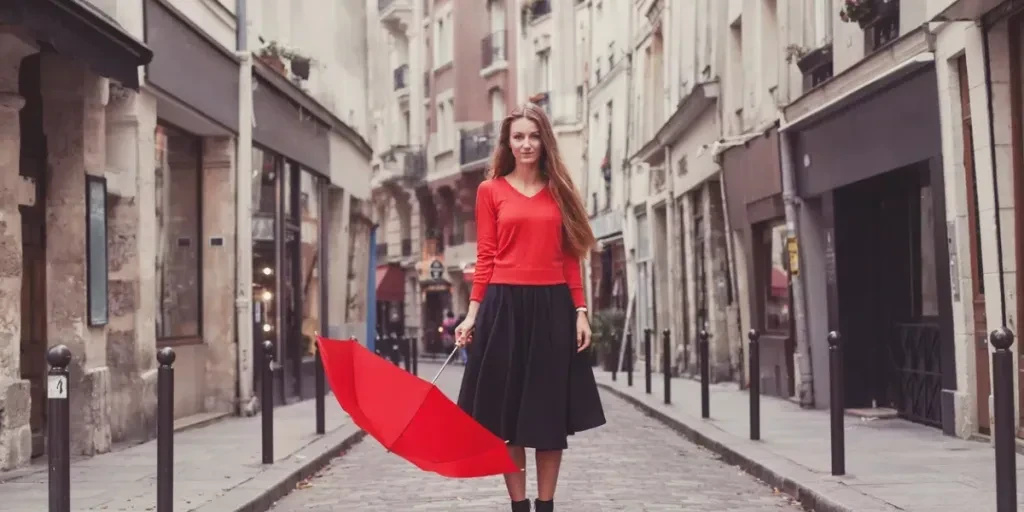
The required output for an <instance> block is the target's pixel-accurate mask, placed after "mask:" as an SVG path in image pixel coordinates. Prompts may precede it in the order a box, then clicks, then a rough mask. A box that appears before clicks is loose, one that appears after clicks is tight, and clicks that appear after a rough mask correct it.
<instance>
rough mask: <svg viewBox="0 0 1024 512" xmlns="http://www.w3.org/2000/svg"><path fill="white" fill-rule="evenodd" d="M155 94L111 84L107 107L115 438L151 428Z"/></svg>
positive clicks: (145, 433) (142, 434)
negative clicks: (147, 94)
mask: <svg viewBox="0 0 1024 512" xmlns="http://www.w3.org/2000/svg"><path fill="white" fill-rule="evenodd" d="M155 129H156V100H155V99H153V98H152V97H150V96H146V95H141V94H137V93H135V92H133V91H130V90H127V89H122V88H120V87H116V86H115V87H113V90H112V91H111V97H110V105H109V106H108V107H107V117H106V132H107V139H106V140H107V150H106V151H107V166H106V171H107V172H106V176H107V200H108V201H109V205H108V206H109V214H108V219H109V226H108V235H109V250H110V254H109V261H110V279H109V283H110V284H109V286H110V324H109V325H108V326H107V354H106V356H107V362H108V363H107V364H108V365H109V368H110V387H111V395H110V404H111V407H110V430H111V438H112V440H113V441H114V442H119V441H127V440H142V439H147V438H149V437H150V435H151V433H152V432H155V430H154V429H155V426H156V423H155V414H156V329H155V326H154V321H153V319H154V317H155V315H156V303H157V301H156V293H155V292H154V290H155V272H156V270H155V266H154V264H153V263H154V262H155V261H156V250H155V247H156V246H155V243H154V241H153V237H151V236H146V235H145V234H146V233H154V232H156V228H155V226H156V210H155V208H154V207H153V205H154V204H155V198H154V182H153V170H154V166H155V163H154V158H153V154H154V140H153V135H154V131H155Z"/></svg>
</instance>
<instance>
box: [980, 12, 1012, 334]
mask: <svg viewBox="0 0 1024 512" xmlns="http://www.w3.org/2000/svg"><path fill="white" fill-rule="evenodd" d="M989 28H990V27H989V26H988V25H987V24H985V23H984V22H982V23H981V58H982V60H983V61H984V63H985V95H986V96H987V100H986V103H987V105H986V107H987V108H988V136H989V145H988V147H989V151H990V152H991V159H992V192H993V194H992V202H993V205H994V206H995V212H996V215H995V217H996V219H995V220H996V260H997V261H998V262H999V266H998V268H999V272H998V275H999V313H1000V314H1001V321H1002V323H1001V324H999V325H1002V326H1006V325H1007V324H1006V278H1005V277H1004V276H1003V234H1002V233H1003V227H1002V223H1001V222H1000V220H999V217H1000V216H999V177H998V172H997V170H996V143H995V137H996V133H995V132H996V127H995V114H994V110H995V108H994V106H993V104H992V59H991V54H990V53H989V44H988V31H989Z"/></svg>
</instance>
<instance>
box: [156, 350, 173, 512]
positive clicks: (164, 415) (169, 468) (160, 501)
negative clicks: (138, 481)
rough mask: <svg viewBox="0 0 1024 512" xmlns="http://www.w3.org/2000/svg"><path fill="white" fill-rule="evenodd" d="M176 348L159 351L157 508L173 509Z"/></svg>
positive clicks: (161, 511)
mask: <svg viewBox="0 0 1024 512" xmlns="http://www.w3.org/2000/svg"><path fill="white" fill-rule="evenodd" d="M175 359H176V356H175V355H174V349H172V348H171V347H164V348H162V349H160V351H159V352H157V353H156V360H157V362H159V363H160V367H159V368H158V369H157V375H156V387H157V392H156V394H157V400H156V510H157V512H171V511H172V510H174V360H175Z"/></svg>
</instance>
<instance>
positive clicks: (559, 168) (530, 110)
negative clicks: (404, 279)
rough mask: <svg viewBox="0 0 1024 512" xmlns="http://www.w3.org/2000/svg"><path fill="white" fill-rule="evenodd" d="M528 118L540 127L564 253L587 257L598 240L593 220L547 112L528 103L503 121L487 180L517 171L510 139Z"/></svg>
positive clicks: (544, 168)
mask: <svg viewBox="0 0 1024 512" xmlns="http://www.w3.org/2000/svg"><path fill="white" fill-rule="evenodd" d="M523 118H526V119H529V120H530V121H533V122H534V124H536V125H537V129H538V130H540V140H541V144H542V146H543V147H542V148H541V154H540V160H539V162H540V173H541V177H543V178H544V179H546V180H547V182H548V185H547V186H548V188H549V189H550V191H551V195H552V196H554V198H555V203H557V204H558V209H559V210H561V212H562V234H563V235H564V243H565V250H566V251H567V252H569V253H570V254H572V255H574V256H576V257H577V258H583V257H585V256H587V253H588V252H589V251H590V249H591V248H592V247H594V244H595V243H596V240H595V239H594V232H593V230H591V229H590V219H589V218H588V216H587V209H586V207H585V206H583V200H582V199H581V198H580V194H579V191H577V190H576V185H574V184H573V182H572V176H571V175H570V174H569V169H568V168H567V167H566V166H565V162H563V161H562V156H561V154H559V152H558V141H557V140H556V139H555V131H554V130H553V129H552V128H551V122H550V121H548V116H547V114H546V113H545V112H544V110H543V109H542V108H541V107H539V106H537V105H534V104H533V103H526V104H524V105H521V106H519V107H517V108H516V109H515V110H513V111H512V113H511V114H509V115H508V117H506V118H505V120H504V121H502V122H501V133H500V134H499V135H498V141H497V143H496V144H495V147H494V156H493V157H492V161H491V170H490V173H489V176H488V178H490V179H494V178H498V177H501V176H506V175H508V174H509V173H511V172H512V171H513V170H515V168H516V160H515V156H514V155H513V154H512V147H511V145H510V144H509V140H510V138H511V136H512V134H511V127H512V123H513V122H514V121H516V120H517V119H523Z"/></svg>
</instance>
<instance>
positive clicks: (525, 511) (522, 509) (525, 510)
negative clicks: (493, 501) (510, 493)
mask: <svg viewBox="0 0 1024 512" xmlns="http://www.w3.org/2000/svg"><path fill="white" fill-rule="evenodd" d="M512 512H530V500H522V501H513V502H512Z"/></svg>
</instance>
